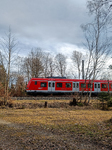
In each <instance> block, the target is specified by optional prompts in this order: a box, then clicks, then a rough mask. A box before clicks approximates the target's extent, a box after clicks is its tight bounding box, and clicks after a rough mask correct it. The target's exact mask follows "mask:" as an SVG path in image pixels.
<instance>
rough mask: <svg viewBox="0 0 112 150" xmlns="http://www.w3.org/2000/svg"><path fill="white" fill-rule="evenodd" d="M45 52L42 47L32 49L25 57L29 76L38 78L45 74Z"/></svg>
mask: <svg viewBox="0 0 112 150" xmlns="http://www.w3.org/2000/svg"><path fill="white" fill-rule="evenodd" d="M42 59H43V52H42V50H41V49H40V48H37V49H35V50H31V52H30V53H29V55H28V57H27V58H25V59H24V65H23V67H24V71H25V73H26V75H27V77H28V80H29V79H30V78H37V77H39V76H42V74H43V69H44V67H43V62H42Z"/></svg>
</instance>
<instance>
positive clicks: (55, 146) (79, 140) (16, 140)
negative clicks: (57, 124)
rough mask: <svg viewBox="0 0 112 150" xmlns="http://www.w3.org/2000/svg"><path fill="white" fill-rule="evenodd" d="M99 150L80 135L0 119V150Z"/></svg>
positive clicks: (97, 146)
mask: <svg viewBox="0 0 112 150" xmlns="http://www.w3.org/2000/svg"><path fill="white" fill-rule="evenodd" d="M7 149H8V150H13V149H14V150H15V149H16V150H43V149H45V150H77V149H80V150H85V149H86V150H101V149H106V150H110V149H108V148H105V147H103V146H101V145H100V146H99V145H95V144H94V143H91V142H90V141H89V140H88V141H87V140H85V139H84V138H83V137H80V135H75V134H74V133H73V134H70V133H64V134H62V133H60V132H59V131H53V130H50V129H43V128H41V127H39V126H37V127H36V126H35V127H33V126H26V125H19V124H14V123H11V122H7V121H5V120H2V119H0V150H7Z"/></svg>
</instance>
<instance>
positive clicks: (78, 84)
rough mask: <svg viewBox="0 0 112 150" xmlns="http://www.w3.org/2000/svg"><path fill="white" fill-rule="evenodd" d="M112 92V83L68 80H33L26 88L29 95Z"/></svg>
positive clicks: (106, 81)
mask: <svg viewBox="0 0 112 150" xmlns="http://www.w3.org/2000/svg"><path fill="white" fill-rule="evenodd" d="M90 90H91V91H92V93H99V92H108V91H109V92H112V81H109V80H94V81H93V82H92V81H90V80H86V82H85V80H83V79H66V78H58V77H57V78H53V77H51V78H32V79H31V80H30V81H29V83H28V85H27V88H26V92H27V93H28V94H29V93H74V92H82V91H84V92H87V91H90Z"/></svg>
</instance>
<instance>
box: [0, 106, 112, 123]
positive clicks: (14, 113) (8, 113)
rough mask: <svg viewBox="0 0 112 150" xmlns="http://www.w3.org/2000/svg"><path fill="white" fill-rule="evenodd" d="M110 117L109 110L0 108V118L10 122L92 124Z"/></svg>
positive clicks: (111, 115) (111, 113)
mask: <svg viewBox="0 0 112 150" xmlns="http://www.w3.org/2000/svg"><path fill="white" fill-rule="evenodd" d="M111 117H112V112H111V111H101V110H70V109H62V108H60V109H56V108H47V109H46V108H37V109H35V110H34V109H8V110H7V109H3V110H2V109H0V118H2V119H3V120H5V121H8V122H12V123H25V124H32V125H38V124H42V125H51V126H52V125H53V126H54V125H55V126H56V125H60V126H61V125H64V126H65V125H76V124H79V125H85V126H88V125H93V124H96V123H102V122H104V121H106V120H109V119H110V118H111Z"/></svg>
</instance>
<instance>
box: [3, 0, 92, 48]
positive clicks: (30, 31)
mask: <svg viewBox="0 0 112 150" xmlns="http://www.w3.org/2000/svg"><path fill="white" fill-rule="evenodd" d="M88 19H89V18H88V17H87V10H86V0H81V1H77V0H32V1H31V0H3V1H0V27H1V29H0V32H2V31H3V30H6V28H8V26H9V25H10V26H11V28H12V30H13V31H14V33H17V34H19V38H20V39H21V42H24V46H25V45H26V47H27V44H25V41H24V39H26V41H38V42H40V44H39V45H43V44H44V43H45V44H46V43H50V42H51V44H53V43H71V44H80V43H81V41H82V40H83V34H82V30H81V29H80V25H81V24H82V23H84V22H85V20H88ZM32 43H35V44H36V42H31V45H32ZM29 45H30V43H29ZM46 45H49V44H46ZM49 46H50V45H49ZM43 47H45V46H43ZM51 47H53V45H52V46H51Z"/></svg>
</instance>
